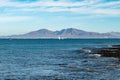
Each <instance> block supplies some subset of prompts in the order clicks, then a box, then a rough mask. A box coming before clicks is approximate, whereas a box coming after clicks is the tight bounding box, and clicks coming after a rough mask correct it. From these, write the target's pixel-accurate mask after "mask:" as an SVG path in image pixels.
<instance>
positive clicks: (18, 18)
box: [0, 16, 32, 22]
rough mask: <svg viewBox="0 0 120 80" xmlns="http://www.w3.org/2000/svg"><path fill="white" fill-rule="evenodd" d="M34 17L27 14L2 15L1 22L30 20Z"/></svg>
mask: <svg viewBox="0 0 120 80" xmlns="http://www.w3.org/2000/svg"><path fill="white" fill-rule="evenodd" d="M30 19H32V17H26V16H0V22H18V21H26V20H30Z"/></svg>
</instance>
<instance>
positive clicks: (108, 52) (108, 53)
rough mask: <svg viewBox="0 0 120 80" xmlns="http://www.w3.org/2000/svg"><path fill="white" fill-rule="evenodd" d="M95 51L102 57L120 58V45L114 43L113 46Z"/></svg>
mask: <svg viewBox="0 0 120 80" xmlns="http://www.w3.org/2000/svg"><path fill="white" fill-rule="evenodd" d="M93 52H94V53H97V54H100V55H101V57H115V58H119V59H120V45H113V47H111V48H99V49H94V50H93Z"/></svg>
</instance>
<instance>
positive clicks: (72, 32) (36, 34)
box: [0, 28, 120, 39]
mask: <svg viewBox="0 0 120 80" xmlns="http://www.w3.org/2000/svg"><path fill="white" fill-rule="evenodd" d="M0 38H22V39H23V38H28V39H29V38H30V39H37V38H47V39H48V38H50V39H51V38H53V39H58V38H62V39H66V38H75V39H76V38H77V39H79V38H120V32H107V33H98V32H88V31H84V30H79V29H75V28H67V29H62V30H60V31H51V30H48V29H40V30H37V31H32V32H29V33H26V34H21V35H11V36H2V37H0Z"/></svg>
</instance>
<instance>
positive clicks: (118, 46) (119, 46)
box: [112, 45, 120, 48]
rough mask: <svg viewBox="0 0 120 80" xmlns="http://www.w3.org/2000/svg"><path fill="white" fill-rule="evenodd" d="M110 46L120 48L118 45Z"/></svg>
mask: <svg viewBox="0 0 120 80" xmlns="http://www.w3.org/2000/svg"><path fill="white" fill-rule="evenodd" d="M112 47H117V48H120V45H112Z"/></svg>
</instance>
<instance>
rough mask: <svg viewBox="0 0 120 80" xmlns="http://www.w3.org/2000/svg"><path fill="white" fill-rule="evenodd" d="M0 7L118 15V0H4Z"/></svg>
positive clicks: (119, 3) (17, 9) (25, 10)
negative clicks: (110, 0) (18, 0)
mask: <svg viewBox="0 0 120 80" xmlns="http://www.w3.org/2000/svg"><path fill="white" fill-rule="evenodd" d="M0 7H7V8H8V7H9V8H11V9H6V10H8V11H13V12H19V11H23V12H29V11H31V12H32V11H34V12H40V11H42V12H63V11H64V12H73V13H79V14H90V15H111V16H120V9H119V8H120V1H112V2H104V0H83V1H79V2H72V1H71V0H60V1H53V0H38V1H36V2H29V3H28V2H12V1H11V0H4V1H1V2H0Z"/></svg>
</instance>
